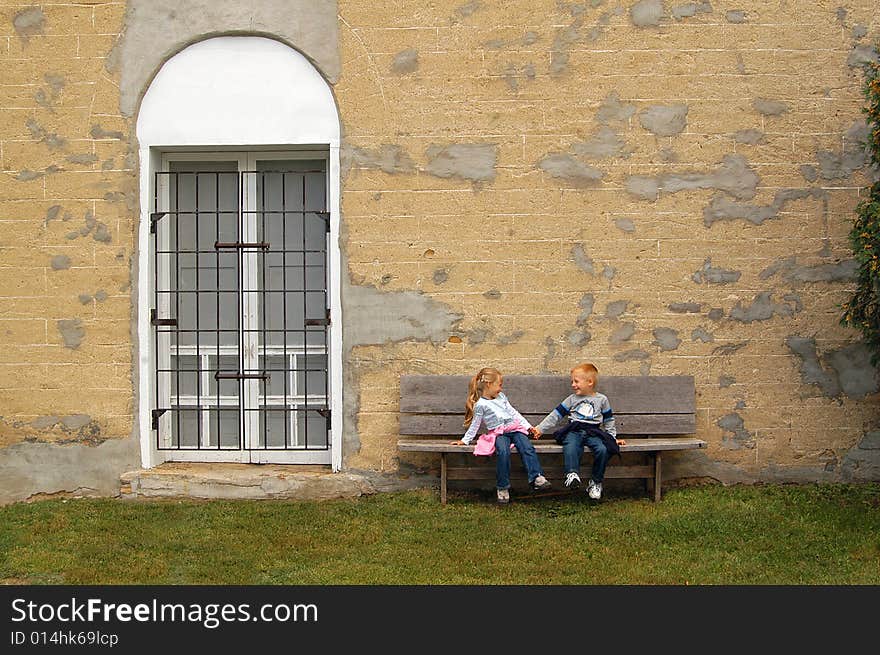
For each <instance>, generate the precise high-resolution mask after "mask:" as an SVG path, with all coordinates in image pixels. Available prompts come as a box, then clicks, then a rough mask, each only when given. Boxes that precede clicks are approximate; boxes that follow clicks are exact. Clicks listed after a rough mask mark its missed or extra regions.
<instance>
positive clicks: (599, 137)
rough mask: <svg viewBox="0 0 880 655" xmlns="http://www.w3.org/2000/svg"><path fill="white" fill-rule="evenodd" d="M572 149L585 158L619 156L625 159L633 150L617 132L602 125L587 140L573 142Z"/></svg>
mask: <svg viewBox="0 0 880 655" xmlns="http://www.w3.org/2000/svg"><path fill="white" fill-rule="evenodd" d="M571 149H572V151H573V152H574V153H575V154H576V155H578V156H579V157H583V158H585V159H611V158H614V157H620V158H622V159H626V158H627V157H629V156H630V155H631V154H632V152H633V150H632V148H630V147H629V146H628V145H627V143H626V141H625V140H624V139H623V137H621V136H620V135H619V134H618V133H617V132H615V131H614V130H612V129H611V128H610V127H608V126H605V125H603V126H602V127H600V128H599V130H598V132H596V134H594V135H593V137H592V138H591V139H589V140H588V141H584V142H582V143H575V144H573V145H572V147H571Z"/></svg>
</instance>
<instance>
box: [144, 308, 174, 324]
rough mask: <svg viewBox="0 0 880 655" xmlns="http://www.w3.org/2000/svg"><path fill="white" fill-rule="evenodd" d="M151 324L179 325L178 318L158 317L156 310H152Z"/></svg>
mask: <svg viewBox="0 0 880 655" xmlns="http://www.w3.org/2000/svg"><path fill="white" fill-rule="evenodd" d="M150 325H157V326H170V327H177V319H176V318H157V317H156V310H155V309H151V310H150Z"/></svg>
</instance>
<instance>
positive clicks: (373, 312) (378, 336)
mask: <svg viewBox="0 0 880 655" xmlns="http://www.w3.org/2000/svg"><path fill="white" fill-rule="evenodd" d="M345 287H346V288H345V289H343V291H344V293H343V298H344V307H343V314H342V315H343V317H344V318H343V324H344V331H343V334H344V338H345V341H346V347H347V348H352V347H354V346H365V345H381V344H385V343H396V342H399V341H430V342H432V343H444V342H445V341H446V340H447V338H448V336H449V333H450V332H451V331H452V330H453V329H454V328H455V325H456V324H457V323H458V321H460V320H461V319H462V316H461V315H460V314H454V313H452V312H451V311H449V310H448V309H447V308H446V307H445V306H444V305H442V304H441V303H439V302H437V301H436V300H434V299H433V298H430V297H428V296H425V295H422V294H420V293H418V292H416V291H397V292H383V291H379V290H377V289H376V288H375V287H372V286H355V285H350V284H347V283H346V284H345Z"/></svg>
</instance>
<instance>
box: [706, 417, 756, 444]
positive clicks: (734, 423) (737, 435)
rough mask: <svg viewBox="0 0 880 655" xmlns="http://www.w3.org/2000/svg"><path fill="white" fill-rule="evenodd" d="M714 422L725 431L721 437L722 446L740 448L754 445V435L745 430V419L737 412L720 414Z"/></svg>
mask: <svg viewBox="0 0 880 655" xmlns="http://www.w3.org/2000/svg"><path fill="white" fill-rule="evenodd" d="M715 424H716V425H717V426H718V427H719V428H721V429H722V430H724V432H725V434H724V435H722V437H721V447H722V448H728V449H730V450H740V449H742V448H749V449H751V448H754V447H755V443H756V439H755V435H754V434H752V433H751V432H749V431H748V430H746V427H745V421H743V419H742V416H740V415H739V414H736V413H731V414H727V415H725V416H722V417H721V418H720V419H718V420H717V421H716V422H715ZM727 433H729V434H727Z"/></svg>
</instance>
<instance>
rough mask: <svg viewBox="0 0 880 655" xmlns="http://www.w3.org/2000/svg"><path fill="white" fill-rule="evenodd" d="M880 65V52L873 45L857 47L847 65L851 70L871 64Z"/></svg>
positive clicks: (850, 55) (854, 48) (852, 51)
mask: <svg viewBox="0 0 880 655" xmlns="http://www.w3.org/2000/svg"><path fill="white" fill-rule="evenodd" d="M878 63H880V52H877V48H875V47H874V46H872V45H856V46H853V49H852V50H851V51H850V53H849V57H847V59H846V65H847V66H849V67H850V68H859V67H861V66H868V65H869V64H878Z"/></svg>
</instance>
